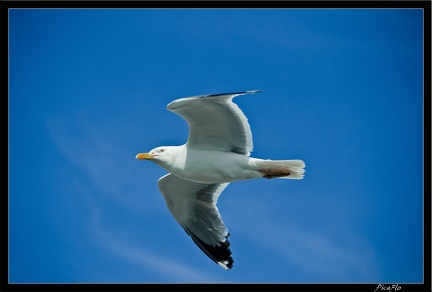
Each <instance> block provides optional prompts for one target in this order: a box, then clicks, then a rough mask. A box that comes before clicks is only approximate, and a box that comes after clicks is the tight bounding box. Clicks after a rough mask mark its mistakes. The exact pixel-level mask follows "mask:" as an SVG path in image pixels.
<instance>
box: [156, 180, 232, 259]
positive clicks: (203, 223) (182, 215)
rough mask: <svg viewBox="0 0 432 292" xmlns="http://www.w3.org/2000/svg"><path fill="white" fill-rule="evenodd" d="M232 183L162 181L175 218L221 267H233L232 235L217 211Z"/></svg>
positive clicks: (164, 194)
mask: <svg viewBox="0 0 432 292" xmlns="http://www.w3.org/2000/svg"><path fill="white" fill-rule="evenodd" d="M227 185H228V183H223V184H202V183H196V182H193V181H188V180H184V179H182V178H179V177H177V176H175V175H173V174H167V175H165V176H163V177H161V178H160V179H159V181H158V186H159V189H160V191H161V192H162V194H163V196H164V198H165V202H166V204H167V206H168V209H169V210H170V212H171V214H172V215H173V216H174V218H175V219H176V220H177V221H178V223H180V225H181V226H182V227H183V228H184V230H185V231H186V232H187V233H188V234H189V235H190V237H191V238H192V239H193V241H194V242H195V243H196V244H197V245H198V247H199V248H201V250H203V251H204V252H205V253H206V254H207V256H209V257H210V258H211V259H212V260H213V261H215V262H216V263H218V264H219V265H221V263H222V266H226V267H228V268H231V267H232V263H233V262H234V261H233V259H232V258H231V251H230V249H229V241H228V237H229V233H228V229H227V228H226V226H225V224H224V223H223V221H222V218H221V216H220V214H219V211H218V208H217V207H216V203H217V200H218V198H219V195H220V194H221V193H222V191H223V190H224V189H225V187H226V186H227Z"/></svg>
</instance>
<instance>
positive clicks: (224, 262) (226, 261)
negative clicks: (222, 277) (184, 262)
mask: <svg viewBox="0 0 432 292" xmlns="http://www.w3.org/2000/svg"><path fill="white" fill-rule="evenodd" d="M186 232H187V233H188V234H189V236H190V237H191V238H192V240H193V241H194V242H195V244H196V245H197V246H198V247H199V248H200V249H201V250H202V251H203V252H204V253H205V254H206V255H207V256H208V257H209V258H210V259H212V260H213V261H214V262H215V263H217V264H218V265H219V266H221V267H222V268H224V269H225V270H229V269H231V268H232V267H233V264H234V259H233V258H232V257H231V254H232V253H231V250H230V249H229V246H230V243H229V241H228V236H229V234H228V235H227V236H226V238H227V240H225V241H223V242H220V243H219V246H212V245H209V244H206V243H205V242H204V241H202V240H201V239H199V238H198V237H197V236H196V235H194V234H193V233H191V232H188V231H187V230H186Z"/></svg>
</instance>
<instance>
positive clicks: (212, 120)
mask: <svg viewBox="0 0 432 292" xmlns="http://www.w3.org/2000/svg"><path fill="white" fill-rule="evenodd" d="M259 91H260V90H251V91H245V92H233V93H223V94H212V95H201V96H192V97H185V98H180V99H177V100H174V101H173V102H171V103H170V104H168V105H167V109H168V110H170V111H172V112H174V113H176V114H178V115H179V116H181V117H182V118H184V119H185V120H186V121H187V123H188V124H189V138H188V141H187V145H188V147H191V148H195V149H203V150H216V151H233V152H236V153H239V154H244V155H247V156H249V155H250V152H251V151H252V149H253V143H252V132H251V129H250V125H249V123H248V121H247V118H246V116H245V115H244V114H243V112H242V111H241V109H240V108H239V107H238V106H237V105H236V104H235V103H233V102H232V99H233V98H234V97H236V96H238V95H244V94H250V93H256V92H259Z"/></svg>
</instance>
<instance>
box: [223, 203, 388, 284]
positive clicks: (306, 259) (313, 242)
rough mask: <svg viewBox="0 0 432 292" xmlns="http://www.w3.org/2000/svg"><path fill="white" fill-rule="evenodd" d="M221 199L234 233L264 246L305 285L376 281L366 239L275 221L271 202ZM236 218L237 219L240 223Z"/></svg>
mask: <svg viewBox="0 0 432 292" xmlns="http://www.w3.org/2000/svg"><path fill="white" fill-rule="evenodd" d="M224 200H225V201H226V202H225V205H229V209H228V210H226V209H225V212H224V213H225V214H226V215H227V216H225V219H227V220H226V222H230V224H231V226H232V227H233V228H234V227H235V229H236V232H237V233H242V234H243V236H247V237H248V238H250V239H252V240H253V241H254V242H256V244H257V245H260V246H265V247H267V248H268V249H269V250H272V251H274V252H276V253H277V254H279V255H280V256H281V257H283V258H285V259H286V260H287V261H288V262H291V263H293V265H295V266H298V267H299V269H301V270H303V271H304V273H303V274H304V275H306V278H307V279H306V281H307V282H319V283H365V282H375V281H379V279H380V277H381V271H380V269H379V266H380V265H379V263H378V260H377V258H376V255H375V253H374V251H373V249H372V247H371V246H370V245H369V244H368V242H367V240H366V239H364V238H362V237H361V236H359V235H358V234H356V233H355V232H354V231H350V230H344V231H345V232H344V233H343V237H344V239H343V240H340V238H338V237H336V236H334V234H333V235H330V234H326V233H324V232H322V231H321V232H320V231H312V230H310V229H308V228H307V227H305V226H306V225H304V224H301V222H287V221H286V220H280V218H279V220H277V218H276V217H275V215H274V214H272V205H271V204H272V203H271V202H269V203H268V204H264V205H263V204H262V202H260V203H259V204H258V203H254V202H252V201H249V200H248V201H245V200H241V199H240V198H236V197H234V196H230V197H228V198H224ZM231 208H232V209H231ZM232 210H235V212H233V211H232ZM230 211H231V212H230ZM233 214H235V215H233ZM257 214H259V216H257ZM257 217H259V218H257ZM236 218H241V221H240V220H235V219H236ZM240 222H247V226H242V225H243V223H240ZM235 224H237V226H236V225H235ZM251 226H253V228H251ZM334 228H340V226H334ZM340 232H342V230H341V231H339V232H335V233H336V234H339V235H340ZM303 280H304V278H303ZM293 281H296V280H293Z"/></svg>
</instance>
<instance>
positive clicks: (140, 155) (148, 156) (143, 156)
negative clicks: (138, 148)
mask: <svg viewBox="0 0 432 292" xmlns="http://www.w3.org/2000/svg"><path fill="white" fill-rule="evenodd" d="M135 158H136V159H140V160H143V159H147V160H148V159H152V158H153V154H150V153H138V154H137V156H135Z"/></svg>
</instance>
